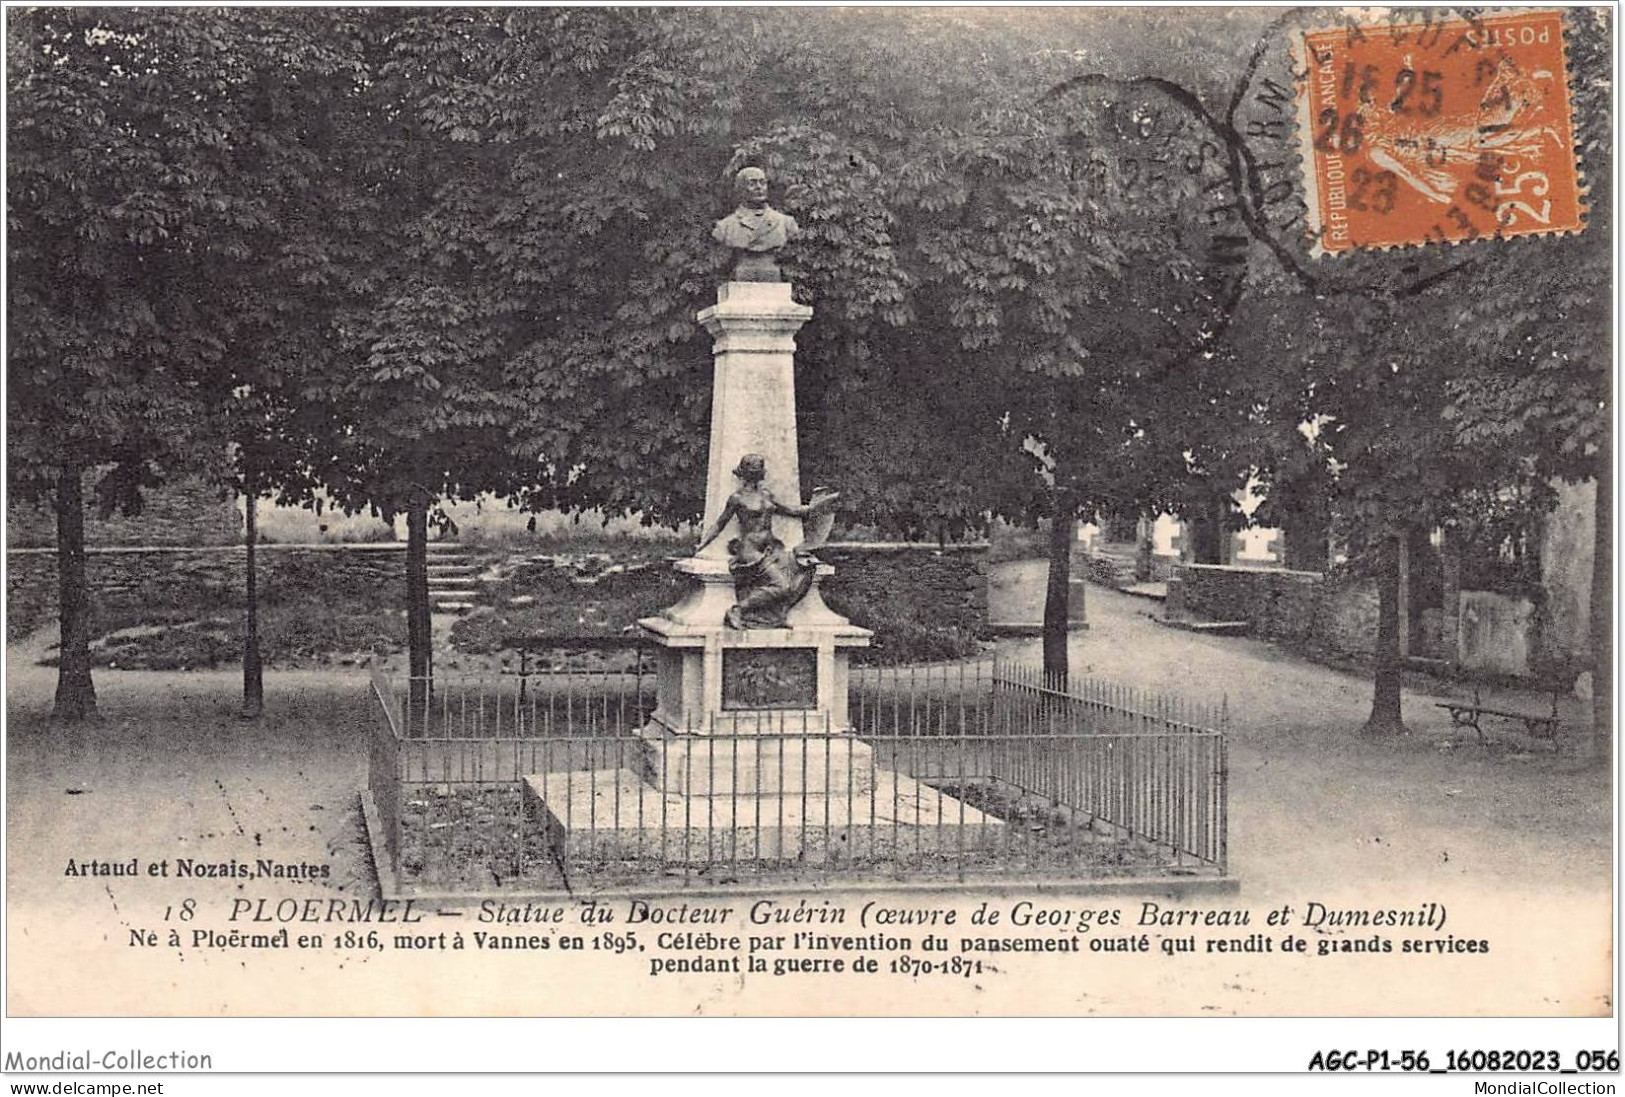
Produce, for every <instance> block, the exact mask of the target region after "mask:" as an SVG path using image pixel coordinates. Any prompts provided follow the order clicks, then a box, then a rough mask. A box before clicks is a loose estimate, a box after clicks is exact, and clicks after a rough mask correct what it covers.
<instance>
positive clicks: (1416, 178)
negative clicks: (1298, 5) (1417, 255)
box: [1298, 11, 1585, 254]
mask: <svg viewBox="0 0 1625 1097" xmlns="http://www.w3.org/2000/svg"><path fill="white" fill-rule="evenodd" d="M1301 59H1302V62H1303V63H1302V64H1301V65H1300V66H1299V72H1300V77H1301V80H1302V83H1301V85H1300V86H1299V89H1298V103H1299V117H1298V122H1299V141H1300V147H1301V152H1302V160H1303V173H1304V186H1305V189H1306V193H1305V198H1306V200H1307V203H1308V206H1309V222H1310V228H1311V231H1312V233H1313V235H1314V250H1315V252H1316V253H1319V254H1337V253H1339V252H1347V251H1351V250H1353V249H1357V248H1371V249H1380V248H1392V247H1406V246H1411V245H1418V244H1427V243H1451V244H1454V243H1462V242H1466V241H1471V240H1479V239H1484V238H1505V237H1512V236H1530V235H1538V234H1558V233H1566V232H1576V231H1579V230H1580V229H1581V228H1582V227H1583V225H1584V219H1585V202H1584V199H1585V193H1584V186H1583V176H1582V174H1581V172H1580V169H1579V164H1578V162H1577V161H1576V158H1575V152H1574V126H1573V120H1572V112H1571V110H1570V104H1569V77H1568V69H1567V66H1566V64H1565V55H1564V48H1563V15H1562V13H1561V12H1558V11H1527V12H1517V13H1512V14H1504V15H1484V16H1478V17H1468V18H1445V19H1440V18H1433V19H1428V20H1427V21H1422V22H1394V23H1385V24H1376V25H1363V26H1362V25H1356V24H1349V25H1346V26H1341V27H1337V28H1335V29H1327V30H1311V31H1306V32H1305V33H1304V36H1303V53H1302V55H1301Z"/></svg>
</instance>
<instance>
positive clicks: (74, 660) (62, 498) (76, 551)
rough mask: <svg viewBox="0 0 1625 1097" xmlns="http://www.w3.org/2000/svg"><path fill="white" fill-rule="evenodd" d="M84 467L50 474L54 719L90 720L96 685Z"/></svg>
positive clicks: (93, 715) (66, 467) (72, 464)
mask: <svg viewBox="0 0 1625 1097" xmlns="http://www.w3.org/2000/svg"><path fill="white" fill-rule="evenodd" d="M83 475H84V469H83V468H82V467H81V466H80V465H79V464H78V463H76V462H70V463H68V464H66V465H64V466H63V468H62V470H61V472H59V473H58V474H57V479H56V574H57V607H58V620H59V622H60V624H61V645H60V648H59V652H60V655H61V658H60V660H59V662H58V665H57V672H56V703H55V705H54V706H53V707H52V709H51V714H52V715H53V716H55V717H56V718H57V719H60V720H92V719H95V718H96V716H97V712H96V685H95V683H94V682H92V681H91V680H90V584H89V582H88V581H87V580H86V578H85V498H84V490H83Z"/></svg>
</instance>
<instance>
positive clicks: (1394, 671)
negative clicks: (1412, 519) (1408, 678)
mask: <svg viewBox="0 0 1625 1097" xmlns="http://www.w3.org/2000/svg"><path fill="white" fill-rule="evenodd" d="M1399 551H1400V540H1399V533H1398V532H1397V531H1389V532H1386V533H1384V534H1383V536H1382V539H1381V540H1380V541H1379V542H1378V544H1377V653H1376V655H1377V658H1376V662H1377V671H1376V686H1375V689H1374V691H1373V693H1372V697H1371V719H1369V720H1367V721H1366V723H1365V727H1364V728H1363V729H1362V730H1363V731H1365V732H1366V733H1368V734H1372V735H1397V734H1403V733H1404V732H1405V731H1406V730H1407V729H1406V727H1405V722H1404V720H1403V719H1402V718H1401V716H1400V711H1399V697H1400V694H1399V691H1400V684H1401V680H1402V670H1403V668H1404V663H1403V661H1402V660H1401V658H1400V649H1399V599H1400V589H1399V579H1400V566H1399Z"/></svg>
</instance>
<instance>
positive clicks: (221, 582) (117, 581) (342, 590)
mask: <svg viewBox="0 0 1625 1097" xmlns="http://www.w3.org/2000/svg"><path fill="white" fill-rule="evenodd" d="M405 551H406V550H405V547H404V546H403V545H261V546H260V547H259V552H258V570H259V584H260V593H261V597H262V598H263V599H264V600H265V601H266V602H267V603H269V602H273V601H275V600H277V598H278V597H279V595H280V593H281V592H282V591H284V590H304V591H315V592H318V593H322V592H330V593H331V595H332V596H333V597H335V598H344V599H346V600H353V599H358V598H360V599H365V600H367V601H369V602H372V603H373V604H375V605H378V606H389V605H404V598H405V584H406V579H405V567H406V564H405ZM243 552H244V550H243V549H242V548H241V547H240V546H237V547H204V548H164V547H154V546H149V547H144V548H135V549H92V550H90V552H89V553H87V558H86V564H85V570H86V573H87V576H88V578H89V581H90V588H91V599H92V605H93V606H97V607H100V608H102V609H108V610H117V609H119V608H121V607H124V606H130V605H136V604H139V605H143V606H148V607H153V608H159V609H174V610H196V611H198V612H199V613H208V612H211V611H216V610H218V611H220V612H232V611H236V610H238V609H240V608H241V605H242V599H243ZM819 555H820V557H821V558H822V559H824V560H825V561H826V562H828V563H830V564H833V565H835V569H836V570H835V575H834V576H832V577H831V578H830V579H829V580H828V581H827V582H826V583H825V584H824V588H823V590H824V595H825V597H826V599H827V600H828V601H829V603H830V605H831V606H834V607H835V608H836V609H837V612H840V613H845V614H847V615H848V616H850V617H851V618H852V619H853V620H854V621H857V622H858V623H859V624H863V625H865V626H868V625H869V622H872V621H876V620H881V619H889V621H888V624H889V625H895V624H897V623H902V624H903V626H904V627H915V628H919V629H927V630H932V631H959V632H964V633H968V634H971V635H975V636H982V635H985V633H986V626H987V545H986V544H969V545H950V546H947V547H946V548H942V547H939V546H937V545H935V544H924V545H921V544H912V543H879V544H869V543H840V544H831V545H828V546H826V547H825V548H823V549H821V550H820V552H819ZM6 558H7V569H6V621H7V624H6V633H7V638H8V639H15V638H17V637H19V636H24V635H27V634H28V633H29V632H31V631H32V630H34V629H36V628H38V627H39V626H40V625H42V624H44V623H45V622H46V621H48V620H50V619H51V618H52V617H53V616H55V614H56V612H57V607H56V585H57V583H56V552H55V550H48V549H39V550H29V549H21V550H17V549H14V550H12V551H10V552H8V553H7V554H6ZM431 560H432V556H431Z"/></svg>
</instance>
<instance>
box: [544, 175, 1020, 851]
mask: <svg viewBox="0 0 1625 1097" xmlns="http://www.w3.org/2000/svg"><path fill="white" fill-rule="evenodd" d="M735 187H736V190H737V192H738V193H739V195H740V197H741V201H740V205H739V207H738V208H737V209H735V210H734V212H733V213H731V214H729V215H728V216H727V217H724V218H722V219H721V220H719V221H718V222H717V223H716V225H715V227H714V229H713V231H712V239H713V240H715V241H716V242H717V243H718V244H719V245H721V246H723V247H726V248H728V249H729V252H730V262H731V265H730V277H729V280H728V281H727V282H725V283H724V284H723V285H721V286H720V287H719V289H718V292H717V303H716V304H715V305H713V306H711V307H710V308H707V309H704V310H702V311H701V312H700V313H699V316H698V318H697V319H698V320H699V322H700V323H701V324H703V325H704V326H705V328H706V330H707V331H709V332H710V333H711V335H712V338H713V340H714V346H713V352H714V356H715V364H714V373H713V384H712V395H711V432H710V454H709V465H708V471H707V477H706V488H705V513H704V533H703V534H702V536H701V538H700V541H699V543H698V544H697V545H696V547H695V549H694V552H693V554H692V555H691V556H689V557H688V558H686V559H682V560H679V561H677V562H676V564H675V567H676V569H677V571H678V572H679V573H681V574H682V575H684V576H686V577H688V579H689V580H690V583H691V586H690V590H689V592H688V594H687V595H686V596H685V597H683V598H682V599H681V600H680V601H679V602H677V604H676V605H673V606H671V607H670V608H669V609H667V610H665V611H664V612H663V613H662V614H661V615H660V616H658V617H646V618H644V619H642V620H640V621H639V622H638V625H639V627H640V628H641V629H642V630H643V631H644V633H645V634H646V635H647V636H648V637H649V638H650V639H651V640H652V641H653V642H654V643H655V645H656V646H657V647H658V649H659V650H658V676H657V687H656V688H657V694H658V695H657V704H656V707H655V710H654V713H653V715H652V718H651V719H650V721H649V723H648V724H647V725H646V726H645V727H644V728H642V729H641V730H640V731H639V733H638V735H639V738H640V740H641V741H642V744H643V749H642V750H641V752H640V753H639V755H638V756H637V758H636V759H634V760H633V761H635V763H636V764H635V765H625V764H623V765H621V766H619V767H617V768H616V769H615V770H608V769H600V770H596V771H593V772H592V773H591V774H590V775H585V774H579V773H577V774H575V775H571V774H552V775H542V776H537V777H531V778H528V779H527V783H528V785H529V788H530V790H531V793H532V794H533V796H534V797H536V798H537V799H539V800H540V801H541V803H542V805H543V806H544V807H545V809H546V813H547V814H546V815H545V816H544V820H545V821H547V823H548V825H549V826H550V827H551V828H552V830H553V832H554V834H555V842H556V844H557V845H558V847H559V848H560V852H561V853H562V854H563V855H566V856H568V855H569V854H571V853H572V852H579V851H585V850H593V851H599V852H601V851H602V850H603V849H604V847H605V843H606V842H607V843H608V844H609V845H610V846H611V847H614V846H622V847H625V846H630V845H632V844H633V843H636V846H637V848H638V849H639V850H644V849H647V848H649V844H650V842H651V838H650V835H649V831H650V829H651V827H653V826H656V825H658V826H659V827H660V829H661V839H660V843H661V849H662V851H663V852H664V853H667V854H679V855H680V854H681V853H682V851H683V850H684V849H685V848H686V849H689V850H704V851H711V850H714V849H715V848H716V847H715V845H714V840H715V839H716V838H717V837H718V832H720V831H726V832H727V841H728V843H730V845H729V846H728V848H729V849H730V850H731V853H732V856H733V859H735V860H747V859H756V860H762V859H777V858H791V859H799V860H806V859H820V860H822V859H825V858H826V857H831V856H833V857H838V856H840V855H841V851H837V850H830V849H828V848H820V849H811V848H809V847H808V834H809V833H810V832H811V831H812V830H814V829H816V830H818V831H820V832H821V833H822V835H823V841H825V842H828V841H829V840H830V834H831V833H832V830H834V829H835V828H839V830H840V833H841V840H842V841H847V840H849V839H850V840H852V841H853V842H854V843H855V844H856V845H858V846H860V847H862V846H865V845H866V844H868V842H869V841H870V840H872V838H873V835H875V834H878V833H880V831H881V830H882V829H884V828H890V833H891V835H892V836H893V838H895V836H896V834H897V828H899V827H904V828H909V829H910V830H914V831H920V832H924V831H925V830H926V828H931V829H932V832H933V833H934V834H935V835H937V836H939V837H940V836H941V835H942V833H943V831H944V829H945V828H944V823H945V822H946V821H948V820H950V819H951V820H952V823H953V825H954V826H955V827H956V828H958V833H956V835H955V840H963V837H964V826H965V824H969V825H970V826H971V827H972V828H982V827H986V826H989V825H997V822H998V821H997V820H993V819H991V818H988V817H984V816H983V815H982V814H981V813H980V812H978V811H976V810H975V809H973V808H970V807H969V806H968V805H964V804H961V803H960V802H959V801H958V800H955V799H953V798H951V797H948V796H946V795H944V794H942V793H939V792H937V791H936V790H934V789H927V788H926V787H925V786H922V785H920V784H919V783H918V782H916V781H914V780H913V779H911V778H909V777H905V776H902V775H900V774H898V773H895V772H892V771H889V770H886V769H884V768H882V767H880V766H879V765H878V764H877V761H876V758H875V754H874V750H873V749H872V748H871V747H870V746H869V745H867V744H865V743H863V742H861V741H859V740H858V739H856V738H854V737H853V736H852V734H851V730H852V729H851V727H850V720H849V717H848V704H847V693H848V687H847V668H848V657H849V653H850V652H851V651H852V649H854V648H859V647H864V646H867V645H868V643H869V638H870V633H869V631H868V630H867V629H863V628H859V627H857V626H855V625H853V624H852V623H851V622H850V621H849V620H847V619H846V618H845V617H842V616H840V615H839V614H837V613H835V612H834V611H833V610H831V609H830V608H829V607H828V606H827V605H825V604H824V600H823V598H822V597H820V595H819V591H818V583H819V581H820V580H821V579H822V578H824V577H826V576H828V575H830V574H832V573H833V572H834V569H833V568H832V567H830V566H829V565H828V564H825V563H823V562H822V561H820V560H819V559H818V557H817V555H816V550H817V548H818V547H819V546H820V545H821V544H822V543H823V542H824V539H825V538H826V537H827V535H828V533H829V530H830V527H831V524H832V523H833V521H834V509H833V508H834V505H835V503H836V501H837V500H838V499H839V496H838V495H837V494H836V493H834V492H832V491H828V490H826V489H823V488H819V489H816V490H815V491H814V492H813V493H812V496H811V498H809V499H807V500H806V501H805V502H803V496H802V494H801V484H800V473H799V469H800V459H799V453H798V452H797V439H796V408H795V335H796V332H797V331H798V330H800V328H801V327H802V325H803V324H805V323H806V322H807V321H808V320H809V319H811V317H812V309H811V308H810V307H808V306H806V305H802V304H798V303H797V302H796V301H795V300H794V299H793V298H792V296H791V286H790V283H788V282H785V281H783V280H781V275H780V271H779V266H778V263H777V261H776V253H777V252H778V251H779V249H781V248H782V247H783V246H784V245H785V244H786V243H788V242H790V241H791V240H793V239H795V238H796V235H797V232H798V230H797V226H796V222H795V219H794V218H793V217H789V216H786V215H785V214H782V213H779V212H778V211H777V210H774V209H773V208H772V207H771V206H769V205H768V204H767V176H766V175H765V174H764V173H763V172H762V171H761V170H760V169H758V168H746V169H744V170H743V171H741V172H739V174H738V176H737V177H736V179H735ZM730 532H731V533H732V536H731V537H729V538H726V539H725V538H724V537H723V535H724V534H725V533H730ZM672 820H682V821H683V826H682V829H683V832H684V834H685V835H686V838H685V839H684V841H686V842H687V843H688V844H687V846H686V847H685V846H684V845H683V844H681V843H678V844H676V845H673V842H675V841H676V839H673V838H671V835H670V834H669V833H668V832H669V831H670V829H671V827H670V822H671V821H672ZM916 840H917V841H918V840H920V839H919V836H918V835H916ZM847 852H849V853H850V852H853V851H851V850H850V849H848V850H847Z"/></svg>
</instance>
